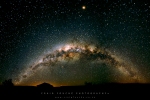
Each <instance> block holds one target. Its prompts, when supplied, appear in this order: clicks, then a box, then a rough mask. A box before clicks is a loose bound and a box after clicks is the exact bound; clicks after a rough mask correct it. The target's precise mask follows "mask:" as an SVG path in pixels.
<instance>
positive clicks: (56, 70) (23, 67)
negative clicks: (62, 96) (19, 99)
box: [0, 0, 150, 86]
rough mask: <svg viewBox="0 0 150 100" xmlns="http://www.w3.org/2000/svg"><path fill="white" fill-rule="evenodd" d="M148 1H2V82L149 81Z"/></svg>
mask: <svg viewBox="0 0 150 100" xmlns="http://www.w3.org/2000/svg"><path fill="white" fill-rule="evenodd" d="M149 19H150V3H148V0H147V1H146V0H1V1H0V27H1V28H0V82H3V81H4V80H6V79H12V80H13V83H14V84H15V85H37V84H40V83H43V82H47V83H50V84H52V85H53V86H63V85H67V86H68V85H83V84H84V83H85V82H92V83H94V84H99V83H110V82H118V83H150V20H149Z"/></svg>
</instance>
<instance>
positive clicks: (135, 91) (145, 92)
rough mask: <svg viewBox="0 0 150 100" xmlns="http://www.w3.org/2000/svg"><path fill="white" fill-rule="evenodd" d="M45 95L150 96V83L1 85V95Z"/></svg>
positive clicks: (61, 96)
mask: <svg viewBox="0 0 150 100" xmlns="http://www.w3.org/2000/svg"><path fill="white" fill-rule="evenodd" d="M1 95H2V96H4V95H5V96H10V95H14V96H22V97H23V96H32V97H33V96H34V97H37V96H43V97H49V98H59V99H67V98H69V99H70V98H75V99H78V98H81V99H84V98H91V99H97V98H101V97H110V96H116V97H118V96H120V95H122V98H124V97H126V96H135V97H138V96H143V97H146V96H150V84H116V83H114V84H100V85H94V86H91V85H89V86H63V87H50V86H39V87H34V86H0V96H1Z"/></svg>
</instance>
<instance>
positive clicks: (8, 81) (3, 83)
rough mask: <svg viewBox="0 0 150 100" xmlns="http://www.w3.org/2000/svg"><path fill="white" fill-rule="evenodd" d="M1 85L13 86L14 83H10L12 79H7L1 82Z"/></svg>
mask: <svg viewBox="0 0 150 100" xmlns="http://www.w3.org/2000/svg"><path fill="white" fill-rule="evenodd" d="M2 86H7V87H8V86H9V87H10V86H14V84H13V83H12V79H8V80H5V81H4V82H2Z"/></svg>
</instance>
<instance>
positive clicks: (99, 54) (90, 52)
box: [16, 43, 144, 84]
mask: <svg viewBox="0 0 150 100" xmlns="http://www.w3.org/2000/svg"><path fill="white" fill-rule="evenodd" d="M71 62H76V63H77V62H80V63H83V64H82V65H84V64H86V63H96V64H97V66H100V64H105V65H107V66H110V67H111V68H114V69H117V70H118V71H119V72H120V73H121V74H122V75H124V76H125V77H128V78H129V80H130V81H131V82H143V81H144V79H143V77H141V75H140V73H139V71H138V70H137V69H135V68H134V67H133V66H132V65H130V64H128V63H127V62H125V61H122V60H121V59H119V58H117V57H116V56H114V55H113V54H112V53H111V52H109V51H108V50H105V49H103V48H101V47H99V46H96V45H93V44H88V43H66V44H64V45H62V46H59V48H56V50H53V51H52V52H50V53H48V54H46V55H44V56H43V57H41V58H40V60H38V61H37V62H35V63H34V64H33V65H31V66H29V67H27V68H26V69H25V70H24V71H22V72H21V73H20V75H19V77H18V78H17V81H16V84H19V83H21V82H23V81H24V80H27V79H28V78H29V77H31V76H34V74H35V73H36V72H37V71H38V70H41V69H42V68H45V67H49V68H50V69H49V73H50V72H51V71H52V69H54V68H56V67H57V64H58V63H70V64H71ZM82 65H80V66H82ZM61 66H62V67H64V66H63V64H62V65H61ZM66 67H68V66H66ZM130 81H127V82H130Z"/></svg>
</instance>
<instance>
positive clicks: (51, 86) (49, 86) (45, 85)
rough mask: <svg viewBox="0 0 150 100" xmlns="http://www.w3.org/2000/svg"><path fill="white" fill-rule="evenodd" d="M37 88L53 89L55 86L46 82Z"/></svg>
mask: <svg viewBox="0 0 150 100" xmlns="http://www.w3.org/2000/svg"><path fill="white" fill-rule="evenodd" d="M37 87H42V88H44V87H48V88H53V85H51V84H49V83H45V82H44V83H42V84H39V85H37Z"/></svg>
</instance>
